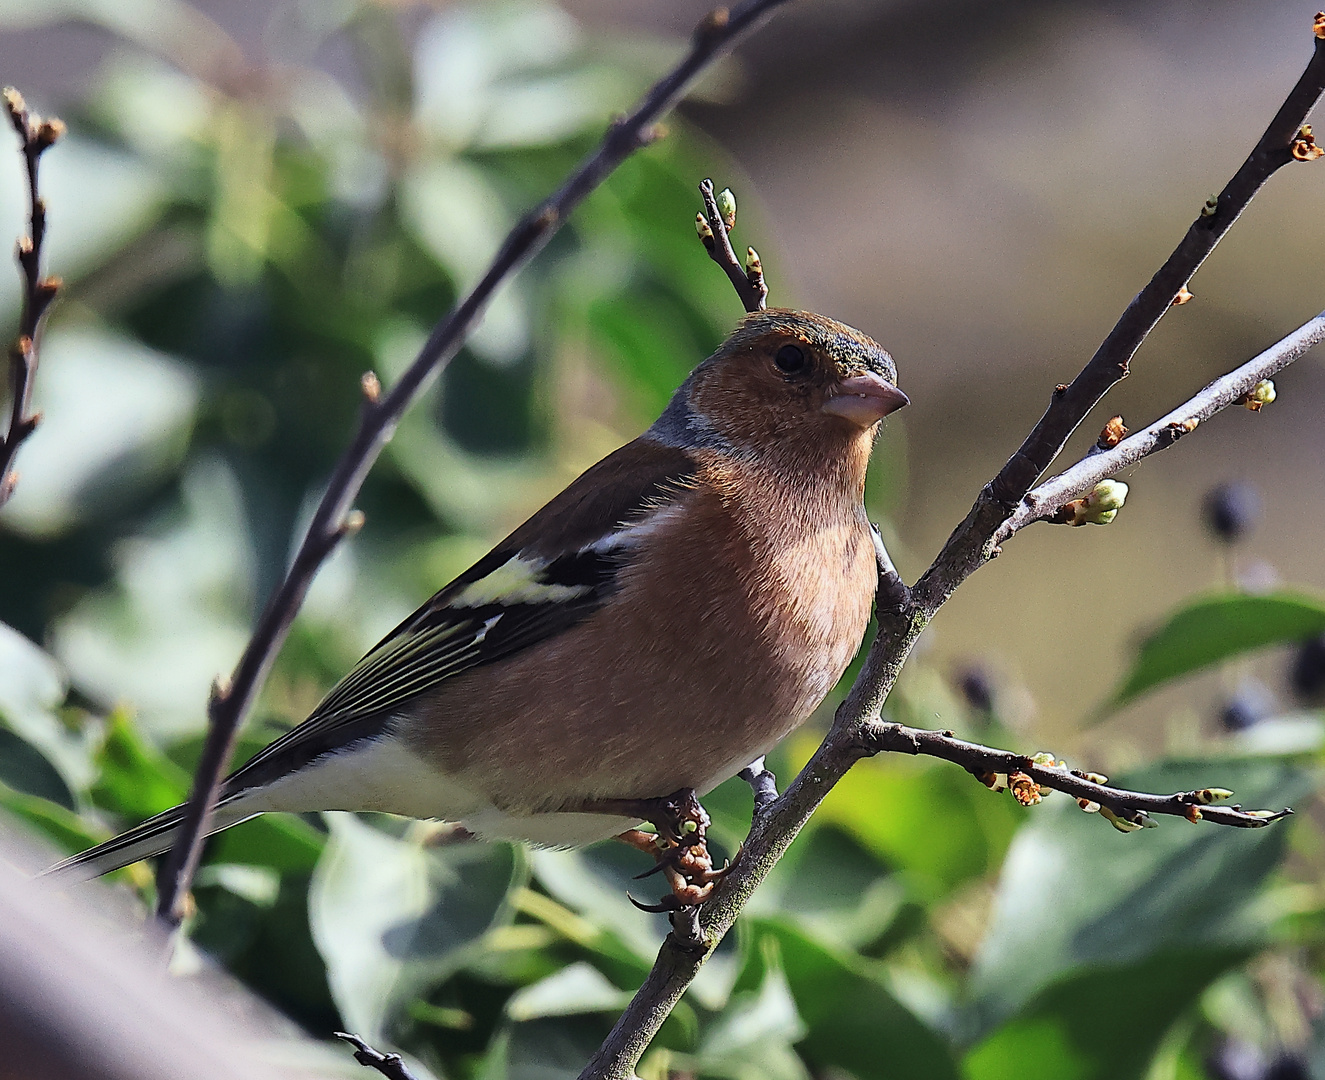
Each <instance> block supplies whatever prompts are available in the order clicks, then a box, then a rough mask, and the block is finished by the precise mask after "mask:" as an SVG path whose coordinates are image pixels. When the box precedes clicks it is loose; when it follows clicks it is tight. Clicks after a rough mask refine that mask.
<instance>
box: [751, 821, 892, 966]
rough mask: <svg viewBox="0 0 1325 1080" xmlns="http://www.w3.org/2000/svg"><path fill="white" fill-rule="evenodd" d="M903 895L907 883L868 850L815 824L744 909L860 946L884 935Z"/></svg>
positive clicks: (823, 938) (820, 937) (842, 944)
mask: <svg viewBox="0 0 1325 1080" xmlns="http://www.w3.org/2000/svg"><path fill="white" fill-rule="evenodd" d="M905 900H906V889H905V887H904V886H903V885H902V883H901V882H900V881H898V880H897V879H896V878H895V877H894V876H892V875H890V874H889V873H888V871H887V867H885V866H883V865H882V864H881V863H880V862H879V861H878V860H877V859H876V858H875V857H874V855H873V854H872V853H871V852H869V851H867V850H866V849H865V848H863V847H862V846H861V845H860V844H859V843H858V842H857V841H856V840H855V839H854V838H853V837H851V836H850V835H848V834H846V833H844V832H843V831H841V830H840V829H838V828H835V827H833V826H827V827H825V826H823V825H818V826H817V827H813V826H812V827H811V828H808V829H806V830H805V831H804V832H802V833H801V835H800V836H798V837H797V838H796V841H795V843H793V844H792V846H791V849H790V850H789V851H788V852H787V854H786V855H785V856H784V857H783V859H782V860H781V862H779V863H778V864H777V866H775V867H774V869H773V872H772V873H771V874H770V875H769V879H768V880H767V881H766V882H764V884H763V885H761V886H760V887H759V889H758V890H757V891H756V892H755V894H754V896H753V897H752V898H751V901H750V904H749V905H748V907H747V910H748V911H749V912H750V913H751V914H753V915H773V914H775V913H781V914H785V916H786V917H787V918H789V919H792V920H793V921H794V922H796V923H797V924H798V925H799V926H801V927H802V929H804V930H805V931H806V932H807V933H808V934H809V935H810V936H811V937H813V938H814V939H815V940H817V941H819V942H820V943H822V944H825V945H831V946H833V947H835V948H839V949H861V948H864V947H866V946H868V945H870V944H872V943H874V942H875V941H878V940H879V939H880V938H881V937H882V936H883V935H884V934H885V932H886V931H887V930H888V928H889V927H890V926H891V925H892V923H893V920H894V919H895V918H896V917H897V916H898V914H899V913H900V912H901V910H902V908H903V905H904V903H905Z"/></svg>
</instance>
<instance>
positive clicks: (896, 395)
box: [655, 309, 907, 457]
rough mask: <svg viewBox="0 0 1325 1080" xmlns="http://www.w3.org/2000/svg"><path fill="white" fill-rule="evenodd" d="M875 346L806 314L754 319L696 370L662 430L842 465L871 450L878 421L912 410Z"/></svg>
mask: <svg viewBox="0 0 1325 1080" xmlns="http://www.w3.org/2000/svg"><path fill="white" fill-rule="evenodd" d="M896 382H897V367H896V365H895V364H894V363H893V358H892V357H891V356H889V355H888V353H886V352H885V351H884V350H883V349H882V348H881V347H880V346H879V345H878V343H877V342H875V341H873V340H871V339H870V338H868V337H866V336H865V335H864V334H862V333H861V332H860V331H859V330H853V329H852V328H851V327H849V326H845V325H843V324H842V323H840V322H836V321H834V320H833V319H829V318H825V317H824V316H822V315H815V314H813V313H812V312H808V311H788V310H779V309H773V310H770V311H760V312H755V313H754V314H752V315H747V316H746V317H745V319H744V320H743V321H742V322H741V324H740V326H738V327H737V328H736V330H735V331H734V332H733V333H732V335H731V337H729V338H728V339H727V340H726V341H725V342H723V344H722V346H721V347H720V348H719V349H718V351H717V352H715V353H714V354H713V355H712V356H710V357H709V358H708V359H707V360H705V361H704V362H703V363H702V364H700V365H699V367H697V368H696V369H695V370H694V372H693V373H692V374H691V376H690V378H689V379H687V380H686V383H685V385H683V386H682V387H681V389H680V390H679V391H678V392H677V395H676V397H675V398H674V399H673V400H672V404H671V405H670V406H669V407H668V409H667V412H665V413H664V414H663V416H662V418H661V419H660V420H659V421H658V423H657V424H656V425H655V433H657V434H659V435H661V434H663V433H664V429H667V430H669V431H671V432H678V431H679V430H681V428H682V427H683V428H684V430H685V431H687V432H688V433H689V434H690V435H691V436H692V437H694V438H695V439H696V441H698V442H700V443H701V444H702V442H703V441H704V439H705V438H706V437H707V438H708V439H709V440H711V441H713V442H714V443H716V442H718V441H721V442H723V443H726V444H728V445H730V446H732V447H734V448H737V449H740V450H752V451H756V452H761V451H769V450H776V449H777V448H782V449H792V450H795V451H798V452H805V451H807V450H810V451H817V452H818V453H821V454H824V455H827V456H834V457H835V456H838V455H840V454H841V453H843V452H845V451H847V449H848V448H850V447H857V448H859V447H861V446H864V447H865V448H866V452H868V447H869V446H870V445H872V444H873V441H874V437H875V435H876V434H877V432H878V427H879V421H881V420H882V419H883V418H884V417H885V416H887V415H888V414H889V413H891V412H895V411H896V410H898V409H900V408H901V407H902V406H903V405H905V404H907V397H906V395H905V394H903V393H902V392H901V391H900V390H899V389H897V386H896Z"/></svg>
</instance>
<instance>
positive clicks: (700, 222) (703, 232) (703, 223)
mask: <svg viewBox="0 0 1325 1080" xmlns="http://www.w3.org/2000/svg"><path fill="white" fill-rule="evenodd" d="M695 232H697V233H698V234H699V238H700V239H701V240H703V241H704V242H705V243H706V244H707V243H708V242H709V241H710V240H712V239H713V230H712V229H711V228H710V227H709V223H708V221H707V220H705V218H704V215H703V214H696V215H695Z"/></svg>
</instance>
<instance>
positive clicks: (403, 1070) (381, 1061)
mask: <svg viewBox="0 0 1325 1080" xmlns="http://www.w3.org/2000/svg"><path fill="white" fill-rule="evenodd" d="M332 1034H333V1035H335V1036H336V1038H338V1039H344V1040H345V1041H346V1042H347V1043H349V1044H350V1045H351V1046H353V1047H354V1060H355V1061H357V1062H358V1063H359V1064H360V1065H364V1066H366V1067H367V1068H370V1069H376V1070H377V1071H378V1072H380V1073H381V1074H382V1075H383V1076H385V1077H387V1080H416V1077H415V1076H414V1074H413V1073H412V1072H410V1071H409V1067H408V1066H407V1065H406V1064H405V1059H404V1058H402V1057H401V1056H400V1055H399V1054H383V1053H381V1052H380V1051H378V1050H374V1049H373V1048H372V1047H371V1046H369V1045H368V1044H367V1043H366V1042H364V1041H363V1040H362V1039H361V1038H359V1036H358V1035H351V1034H350V1033H349V1032H348V1031H334V1032H332Z"/></svg>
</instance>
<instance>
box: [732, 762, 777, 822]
mask: <svg viewBox="0 0 1325 1080" xmlns="http://www.w3.org/2000/svg"><path fill="white" fill-rule="evenodd" d="M737 775H738V776H739V777H740V778H741V779H742V780H744V781H745V782H746V783H747V784H749V785H750V791H751V793H752V794H753V795H754V800H755V808H754V819H755V820H756V821H758V820H759V818H761V817H762V816H763V814H764V811H765V810H767V809H768V808H769V807H770V806H772V805H773V804H774V803H775V802H777V798H778V778H777V777H776V776H774V775H773V773H772V771H771V770H770V769H769V768H768V766H766V765H765V764H764V759H763V758H758V759H756V760H755V761H752V762H750V764H749V765H747V766H746V767H745V768H744V769H742V770H741V771H740V772H739V773H737Z"/></svg>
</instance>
